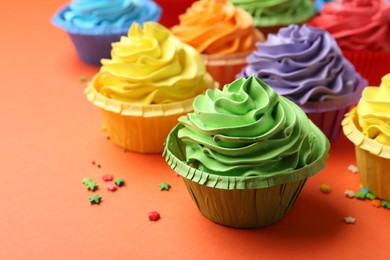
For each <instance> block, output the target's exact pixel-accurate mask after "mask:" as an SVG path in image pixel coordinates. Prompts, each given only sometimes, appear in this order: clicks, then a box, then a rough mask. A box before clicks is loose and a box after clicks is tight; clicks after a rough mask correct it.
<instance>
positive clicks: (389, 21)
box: [309, 0, 390, 50]
mask: <svg viewBox="0 0 390 260" xmlns="http://www.w3.org/2000/svg"><path fill="white" fill-rule="evenodd" d="M309 24H311V25H313V26H316V27H320V28H323V29H325V30H327V31H328V32H330V33H331V34H332V35H333V37H334V38H335V39H336V41H337V42H338V44H339V46H340V47H341V48H342V49H349V50H389V49H390V3H389V2H387V1H386V0H344V1H342V2H338V1H337V2H332V3H327V4H325V5H324V7H323V9H322V11H321V13H320V14H319V15H318V16H316V17H314V18H313V19H312V20H311V21H309Z"/></svg>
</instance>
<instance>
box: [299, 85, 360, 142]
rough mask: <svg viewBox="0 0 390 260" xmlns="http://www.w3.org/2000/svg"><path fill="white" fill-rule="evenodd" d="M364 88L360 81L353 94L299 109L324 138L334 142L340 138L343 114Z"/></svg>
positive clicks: (308, 104) (307, 104)
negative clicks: (319, 130) (322, 133)
mask: <svg viewBox="0 0 390 260" xmlns="http://www.w3.org/2000/svg"><path fill="white" fill-rule="evenodd" d="M365 87H366V84H365V82H364V81H362V82H361V84H360V85H359V86H358V87H357V88H356V90H355V91H354V92H352V93H350V94H348V95H346V96H344V97H340V98H338V99H334V100H329V101H321V102H307V103H305V104H304V105H300V107H301V108H302V110H303V111H305V113H306V115H307V116H308V117H309V118H310V120H311V121H313V123H314V124H315V125H316V126H317V127H319V128H320V129H321V130H322V132H324V134H325V135H326V137H327V138H328V139H329V140H330V141H331V142H334V141H335V140H336V139H337V138H338V137H339V136H340V133H341V122H342V120H343V118H344V115H345V113H347V112H348V111H349V109H350V107H351V106H352V105H354V104H356V103H357V102H358V101H359V99H360V97H361V94H362V91H363V89H364V88H365Z"/></svg>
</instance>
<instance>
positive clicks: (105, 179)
mask: <svg viewBox="0 0 390 260" xmlns="http://www.w3.org/2000/svg"><path fill="white" fill-rule="evenodd" d="M102 179H103V181H112V180H113V179H114V177H113V176H112V175H111V174H106V175H103V176H102Z"/></svg>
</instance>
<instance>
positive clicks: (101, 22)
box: [52, 0, 161, 65]
mask: <svg viewBox="0 0 390 260" xmlns="http://www.w3.org/2000/svg"><path fill="white" fill-rule="evenodd" d="M160 16H161V8H160V7H159V6H158V5H157V4H156V3H154V2H153V1H150V0H73V1H72V2H71V3H69V4H67V5H65V6H64V7H62V8H61V9H60V10H59V11H58V12H57V13H56V14H55V15H54V17H53V18H52V23H53V24H54V25H56V26H58V27H60V28H62V29H64V30H66V31H67V32H68V33H69V36H70V38H71V39H72V42H73V44H74V45H75V47H76V50H77V53H78V55H79V56H80V58H81V60H83V61H84V62H86V63H90V64H94V65H100V59H102V58H109V57H110V51H111V43H112V42H117V41H119V39H120V37H121V36H122V35H126V34H127V32H128V30H129V28H130V26H131V24H132V23H133V22H137V23H140V24H142V23H143V22H146V21H155V22H156V21H158V20H159V19H160Z"/></svg>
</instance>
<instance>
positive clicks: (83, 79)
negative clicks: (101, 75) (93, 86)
mask: <svg viewBox="0 0 390 260" xmlns="http://www.w3.org/2000/svg"><path fill="white" fill-rule="evenodd" d="M79 80H80V81H81V82H85V81H87V80H88V79H87V77H84V76H81V77H80V78H79Z"/></svg>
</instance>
